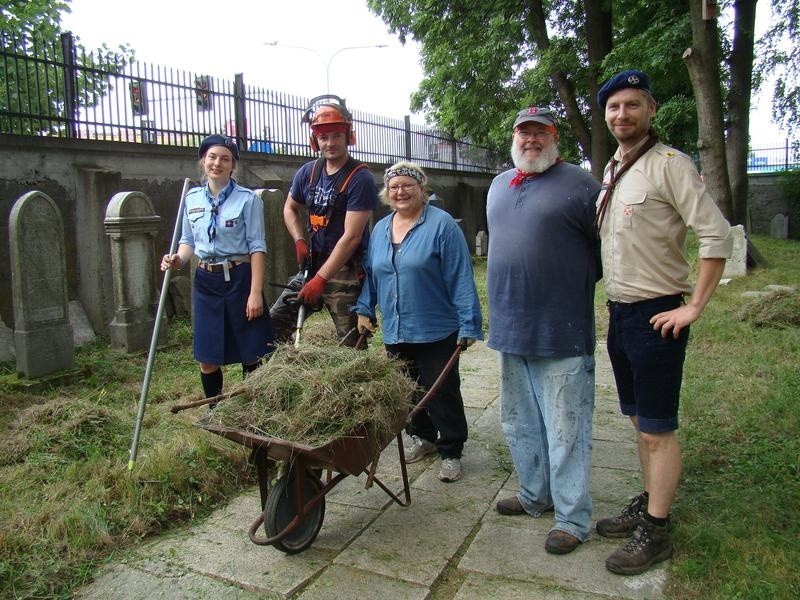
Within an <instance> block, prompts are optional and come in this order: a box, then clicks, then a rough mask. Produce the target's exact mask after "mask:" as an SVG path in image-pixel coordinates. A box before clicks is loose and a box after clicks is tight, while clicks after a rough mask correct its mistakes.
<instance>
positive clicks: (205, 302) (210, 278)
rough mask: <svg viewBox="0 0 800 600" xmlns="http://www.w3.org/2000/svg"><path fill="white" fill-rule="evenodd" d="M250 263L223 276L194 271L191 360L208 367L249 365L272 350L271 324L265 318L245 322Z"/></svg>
mask: <svg viewBox="0 0 800 600" xmlns="http://www.w3.org/2000/svg"><path fill="white" fill-rule="evenodd" d="M251 273H252V271H251V269H250V263H242V264H240V265H237V266H235V267H233V268H232V269H231V270H230V275H231V280H230V281H225V275H224V273H210V272H208V271H206V270H204V269H196V270H195V274H194V290H193V311H194V314H193V319H194V357H195V359H196V360H197V361H198V362H203V363H208V364H211V365H229V364H233V363H244V364H252V363H254V362H256V361H257V360H258V359H260V358H261V357H263V356H265V355H267V354H268V353H269V352H270V350H271V349H272V340H273V338H274V337H275V336H274V335H273V333H272V321H271V320H270V318H269V311H268V310H267V305H266V303H265V304H264V314H263V315H262V316H260V317H258V318H257V319H253V320H252V321H248V320H247V314H246V309H247V298H248V297H249V296H250V279H251Z"/></svg>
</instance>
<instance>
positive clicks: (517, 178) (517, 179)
mask: <svg viewBox="0 0 800 600" xmlns="http://www.w3.org/2000/svg"><path fill="white" fill-rule="evenodd" d="M560 162H564V161H563V160H561V157H560V156H559V157H558V158H556V162H554V163H553V164H552V165H550V167H552V166H553V165H557V164H558V163H560ZM550 167H547V169H549V168H550ZM547 169H545V170H544V171H542V173H546V172H547ZM542 173H536V172H533V173H528V172H527V171H523V170H522V169H520V168H519V167H517V174H516V175H514V178H513V179H512V180H511V181H510V182H509V183H508V187H510V188H512V187H517V186H519V185H522V182H523V181H525V180H526V179H533V178H534V177H539V175H541V174H542Z"/></svg>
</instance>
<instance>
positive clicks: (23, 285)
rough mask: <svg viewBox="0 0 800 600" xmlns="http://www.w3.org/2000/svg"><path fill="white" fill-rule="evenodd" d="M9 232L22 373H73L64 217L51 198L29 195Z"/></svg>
mask: <svg viewBox="0 0 800 600" xmlns="http://www.w3.org/2000/svg"><path fill="white" fill-rule="evenodd" d="M8 229H9V242H10V247H11V289H12V297H13V298H12V299H13V303H14V345H15V351H16V355H17V371H18V372H20V373H22V374H23V375H25V376H26V377H40V376H42V375H48V374H50V373H53V372H55V371H58V370H59V369H69V368H72V367H73V365H74V356H75V344H74V342H73V340H72V327H71V326H70V324H69V312H68V310H67V304H68V298H67V263H66V251H65V247H64V222H63V220H62V218H61V212H60V211H59V210H58V206H56V204H55V202H53V200H51V199H50V197H49V196H47V195H46V194H43V193H42V192H37V191H33V192H28V193H27V194H24V195H23V196H21V197H20V198H19V199H18V200H17V201H16V202H15V203H14V206H13V207H12V209H11V215H10V217H9V223H8Z"/></svg>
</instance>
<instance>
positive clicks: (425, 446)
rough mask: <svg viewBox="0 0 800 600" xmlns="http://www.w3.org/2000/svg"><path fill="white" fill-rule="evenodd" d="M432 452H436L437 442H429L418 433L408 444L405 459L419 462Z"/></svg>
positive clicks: (410, 461)
mask: <svg viewBox="0 0 800 600" xmlns="http://www.w3.org/2000/svg"><path fill="white" fill-rule="evenodd" d="M430 454H436V444H434V443H433V442H429V441H428V440H426V439H423V438H421V437H419V436H418V435H412V436H411V442H410V443H409V444H408V446H406V452H405V459H406V462H407V463H413V462H417V461H418V460H422V459H423V458H425V457H426V456H428V455H430Z"/></svg>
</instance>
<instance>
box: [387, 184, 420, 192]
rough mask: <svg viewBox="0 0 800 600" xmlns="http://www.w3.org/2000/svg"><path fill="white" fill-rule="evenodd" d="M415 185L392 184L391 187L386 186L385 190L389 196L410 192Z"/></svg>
mask: <svg viewBox="0 0 800 600" xmlns="http://www.w3.org/2000/svg"><path fill="white" fill-rule="evenodd" d="M416 185H417V184H416V183H399V184H398V183H393V184H392V185H389V186H386V189H387V190H389V193H390V194H396V193H397V192H401V191H403V192H404V191H406V190H410V189H411V188H413V187H414V186H416Z"/></svg>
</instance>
